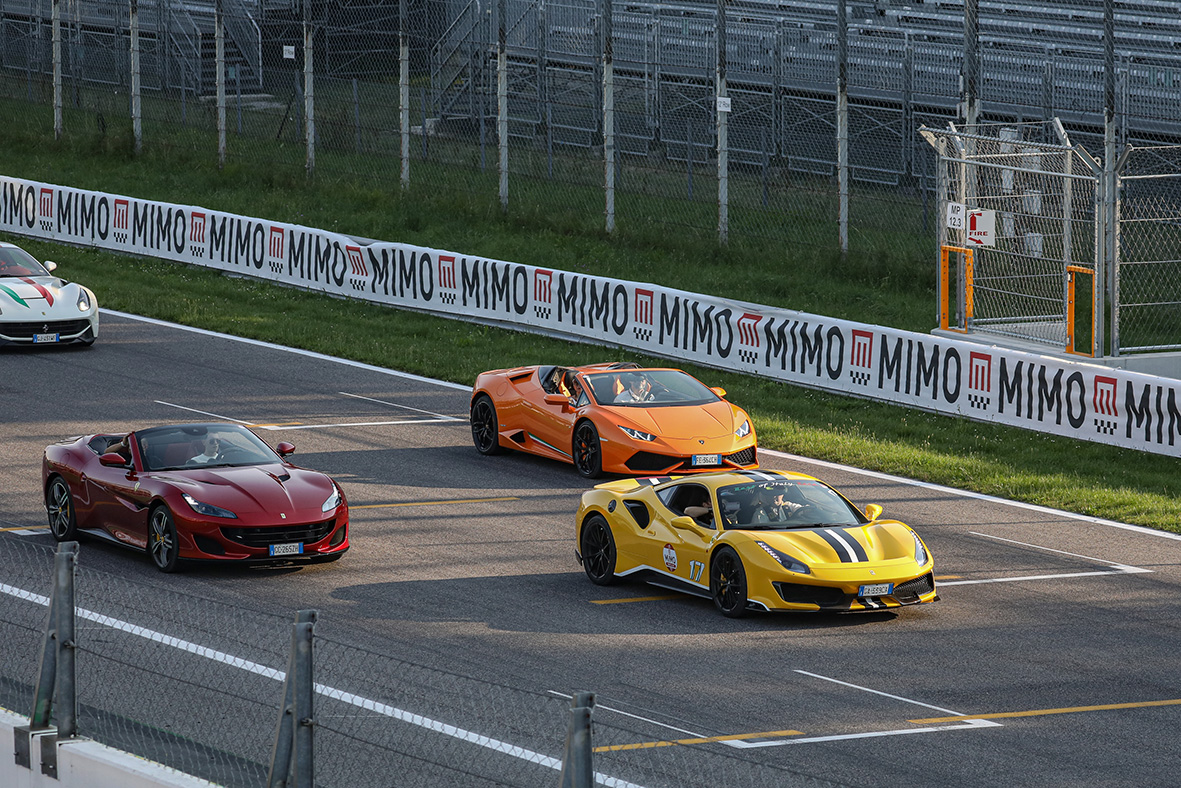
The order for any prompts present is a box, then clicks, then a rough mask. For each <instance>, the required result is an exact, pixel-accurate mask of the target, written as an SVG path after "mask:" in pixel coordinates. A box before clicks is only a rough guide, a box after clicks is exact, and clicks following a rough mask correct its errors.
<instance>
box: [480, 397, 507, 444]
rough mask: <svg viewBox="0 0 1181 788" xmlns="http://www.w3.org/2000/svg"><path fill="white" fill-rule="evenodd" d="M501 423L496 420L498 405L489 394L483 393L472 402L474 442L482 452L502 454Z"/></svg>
mask: <svg viewBox="0 0 1181 788" xmlns="http://www.w3.org/2000/svg"><path fill="white" fill-rule="evenodd" d="M498 427H499V425H498V424H497V422H496V406H495V405H493V404H492V398H491V397H489V396H488V395H487V394H481V395H480V396H478V397H476V398H475V400H474V401H473V402H472V443H474V444H475V445H476V451H478V452H480V454H501V453H502V452H503V451H504V449H503V448H502V447H501V445H500V436H499V432H500V431H499V429H497V428H498Z"/></svg>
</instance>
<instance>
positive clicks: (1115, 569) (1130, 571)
mask: <svg viewBox="0 0 1181 788" xmlns="http://www.w3.org/2000/svg"><path fill="white" fill-rule="evenodd" d="M968 533H969V534H971V535H972V536H979V537H982V538H984V539H995V540H997V541H998V542H1008V543H1009V544H1015V545H1020V546H1022V547H1029V548H1031V549H1033V550H1044V551H1046V552H1048V553H1058V554H1059V555H1068V556H1070V557H1071V558H1082V559H1084V560H1086V561H1094V562H1096V563H1100V564H1108V565H1110V566H1111V569H1101V570H1095V571H1090V572H1060V573H1057V574H1052V575H1023V576H1021V577H992V578H982V579H980V580H950V581H943V582H942V585H945V586H967V585H983V584H986V583H1016V582H1019V581H1025V580H1064V579H1067V578H1072V577H1102V576H1108V575H1136V574H1145V573H1147V574H1152V570H1151V569H1145V568H1143V567H1139V566H1129V565H1127V564H1121V563H1119V562H1118V561H1109V560H1107V559H1105V558H1094V557H1092V556H1089V555H1082V554H1080V553H1071V552H1068V551H1066V550H1058V549H1057V548H1054V547H1045V546H1043V545H1037V544H1031V543H1029V542H1019V541H1017V540H1016V539H1007V538H1005V537H1003V536H993V535H992V534H982V533H979V532H977V531H969V532H968Z"/></svg>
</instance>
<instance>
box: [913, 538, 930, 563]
mask: <svg viewBox="0 0 1181 788" xmlns="http://www.w3.org/2000/svg"><path fill="white" fill-rule="evenodd" d="M911 536H913V537H914V560H915V563H916V564H918V565H919V566H922V565H923V564H925V563H927V548H925V547H923V541H922V540H921V539H919V535H918V534H916V533H913V532H912V533H911Z"/></svg>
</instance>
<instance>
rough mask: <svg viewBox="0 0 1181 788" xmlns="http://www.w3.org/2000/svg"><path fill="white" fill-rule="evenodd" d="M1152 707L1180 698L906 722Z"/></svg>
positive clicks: (1179, 702)
mask: <svg viewBox="0 0 1181 788" xmlns="http://www.w3.org/2000/svg"><path fill="white" fill-rule="evenodd" d="M1153 706H1181V698H1176V699H1174V700H1146V701H1142V702H1140V703H1108V704H1105V705H1103V706H1068V707H1066V708H1062V709H1033V710H1031V711H1002V712H997V713H996V714H960V715H957V716H955V717H928V718H927V719H922V720H908V722H917V723H928V722H932V723H933V722H962V721H964V720H1000V719H1007V718H1012V717H1040V716H1042V715H1045V714H1077V713H1078V712H1080V711H1112V710H1115V709H1146V708H1151V707H1153Z"/></svg>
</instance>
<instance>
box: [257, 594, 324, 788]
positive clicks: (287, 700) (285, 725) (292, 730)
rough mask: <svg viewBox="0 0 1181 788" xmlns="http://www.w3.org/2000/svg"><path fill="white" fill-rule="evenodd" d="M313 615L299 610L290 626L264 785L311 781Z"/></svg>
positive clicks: (277, 787)
mask: <svg viewBox="0 0 1181 788" xmlns="http://www.w3.org/2000/svg"><path fill="white" fill-rule="evenodd" d="M316 617H317V614H316V611H315V610H301V611H299V612H298V613H297V614H296V616H295V623H294V624H292V626H291V653H290V656H289V657H288V662H287V676H286V678H285V679H284V681H283V704H282V706H281V708H280V709H279V724H278V726H277V728H276V731H275V746H274V749H273V750H272V753H271V769H270V775H269V776H268V777H267V788H312V786H313V784H314V783H315V752H314V745H315V718H314V716H313V713H312V701H313V696H314V692H315V684H314V683H313V675H312V669H313V663H312V641H313V639H314V637H315V632H314V630H315V625H316Z"/></svg>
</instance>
